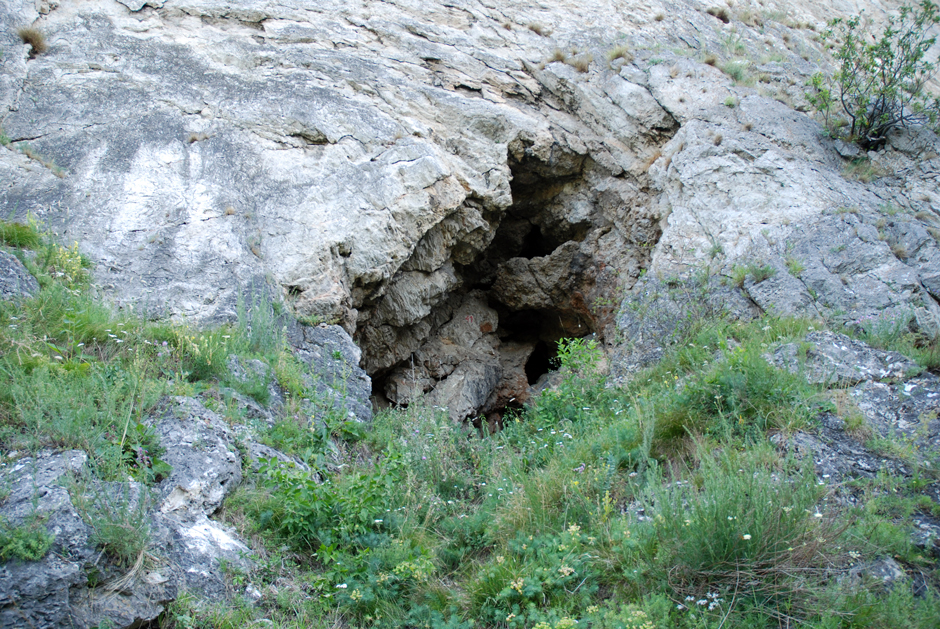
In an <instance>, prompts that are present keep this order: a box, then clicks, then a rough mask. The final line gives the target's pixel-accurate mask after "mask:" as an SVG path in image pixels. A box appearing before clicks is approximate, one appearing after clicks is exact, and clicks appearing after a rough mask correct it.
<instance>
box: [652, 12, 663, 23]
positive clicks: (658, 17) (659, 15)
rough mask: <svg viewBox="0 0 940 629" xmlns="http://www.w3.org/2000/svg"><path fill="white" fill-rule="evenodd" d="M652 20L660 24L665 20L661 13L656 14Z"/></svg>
mask: <svg viewBox="0 0 940 629" xmlns="http://www.w3.org/2000/svg"><path fill="white" fill-rule="evenodd" d="M653 19H654V20H655V21H657V22H662V21H663V20H665V19H666V16H665V15H663V14H662V13H657V14H656V15H655V16H654V17H653Z"/></svg>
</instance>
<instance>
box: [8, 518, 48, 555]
mask: <svg viewBox="0 0 940 629" xmlns="http://www.w3.org/2000/svg"><path fill="white" fill-rule="evenodd" d="M54 541H55V535H52V534H51V533H49V531H47V530H46V526H45V522H44V521H43V519H42V518H41V517H39V516H38V515H37V514H35V513H34V514H33V515H32V516H31V517H29V518H28V519H27V521H26V522H24V523H22V524H20V525H19V526H11V525H10V523H9V522H7V520H6V519H5V518H3V517H0V561H3V562H7V561H9V560H11V559H22V560H23V561H39V560H40V559H42V558H43V557H45V556H46V553H48V552H49V549H50V548H52V543H53V542H54Z"/></svg>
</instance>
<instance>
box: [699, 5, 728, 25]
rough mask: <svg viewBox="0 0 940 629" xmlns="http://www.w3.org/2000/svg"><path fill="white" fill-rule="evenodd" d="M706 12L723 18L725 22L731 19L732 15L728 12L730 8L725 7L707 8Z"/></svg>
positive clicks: (720, 18) (717, 17) (714, 16)
mask: <svg viewBox="0 0 940 629" xmlns="http://www.w3.org/2000/svg"><path fill="white" fill-rule="evenodd" d="M705 13H707V14H709V15H710V16H712V17H713V18H716V19H719V20H721V21H722V22H724V23H725V24H727V23H728V22H730V21H731V15H730V14H729V13H728V9H726V8H724V7H712V8H710V9H707V10H706V11H705Z"/></svg>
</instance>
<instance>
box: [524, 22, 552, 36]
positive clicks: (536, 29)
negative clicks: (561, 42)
mask: <svg viewBox="0 0 940 629" xmlns="http://www.w3.org/2000/svg"><path fill="white" fill-rule="evenodd" d="M529 30H530V31H532V32H533V33H535V34H536V35H541V36H542V37H548V36H549V35H551V34H552V33H551V31H550V30H548V29H547V28H545V27H544V26H542V25H541V24H539V23H538V22H532V23H530V24H529Z"/></svg>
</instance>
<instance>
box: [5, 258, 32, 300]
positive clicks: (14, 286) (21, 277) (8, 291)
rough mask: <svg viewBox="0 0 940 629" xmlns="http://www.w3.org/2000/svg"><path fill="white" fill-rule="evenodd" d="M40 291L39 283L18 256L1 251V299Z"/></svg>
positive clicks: (19, 296) (14, 297)
mask: <svg viewBox="0 0 940 629" xmlns="http://www.w3.org/2000/svg"><path fill="white" fill-rule="evenodd" d="M38 291H39V283H38V282H37V281H36V278H35V277H33V276H32V275H31V274H30V272H29V271H27V270H26V267H25V266H23V263H22V262H20V261H19V260H18V259H17V257H16V256H14V255H12V254H9V253H7V252H6V251H0V299H3V300H9V299H22V298H23V297H29V296H30V295H33V294H35V293H37V292H38Z"/></svg>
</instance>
